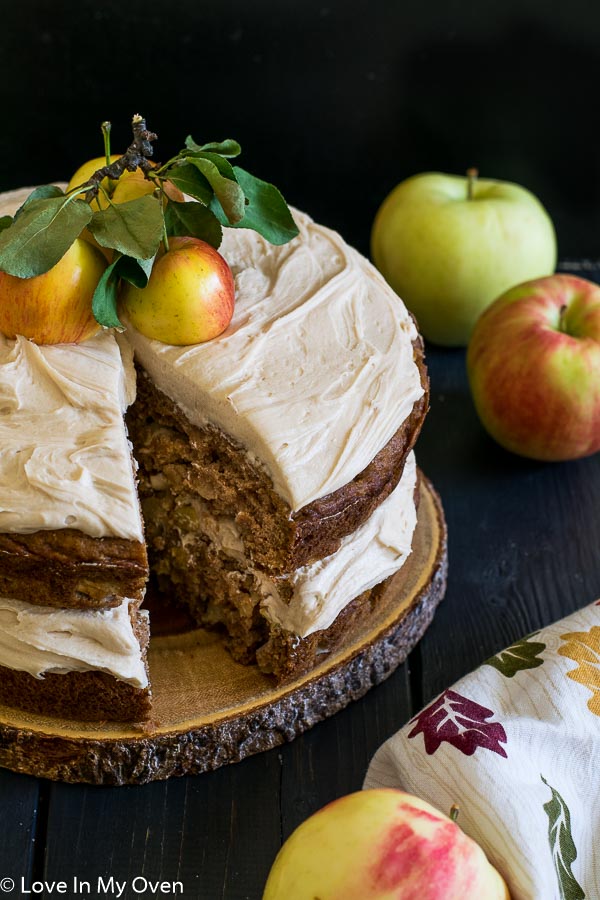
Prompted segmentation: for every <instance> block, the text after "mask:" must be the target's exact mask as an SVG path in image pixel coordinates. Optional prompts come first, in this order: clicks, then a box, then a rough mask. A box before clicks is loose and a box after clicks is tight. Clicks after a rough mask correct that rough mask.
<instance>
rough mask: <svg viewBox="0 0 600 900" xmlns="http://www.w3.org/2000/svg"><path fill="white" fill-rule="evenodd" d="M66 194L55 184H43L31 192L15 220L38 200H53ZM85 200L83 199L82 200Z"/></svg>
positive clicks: (16, 214) (17, 212)
mask: <svg viewBox="0 0 600 900" xmlns="http://www.w3.org/2000/svg"><path fill="white" fill-rule="evenodd" d="M64 196H65V192H64V191H63V190H62V189H61V188H59V187H56V185H55V184H41V185H40V186H39V187H37V188H36V189H35V190H34V191H32V192H31V194H30V195H29V197H27V199H26V200H25V202H24V203H22V204H21V206H20V207H19V208H18V210H17V211H16V213H15V219H18V218H19V216H20V215H21V213H22V212H23V210H24V209H27V207H28V206H29V204H30V203H34V202H35V201H36V200H52V199H53V198H54V197H64ZM82 199H83V198H82Z"/></svg>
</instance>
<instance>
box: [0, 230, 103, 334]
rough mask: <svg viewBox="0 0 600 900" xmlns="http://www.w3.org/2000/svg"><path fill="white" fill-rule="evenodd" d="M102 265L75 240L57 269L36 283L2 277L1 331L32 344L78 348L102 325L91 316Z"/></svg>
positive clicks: (98, 255)
mask: <svg viewBox="0 0 600 900" xmlns="http://www.w3.org/2000/svg"><path fill="white" fill-rule="evenodd" d="M105 268H106V260H105V259H104V257H103V256H102V254H101V253H99V252H98V250H96V249H95V248H94V247H92V246H91V245H90V244H89V243H88V242H87V241H84V240H82V239H81V238H77V240H76V241H75V242H74V243H73V244H71V246H70V247H69V249H68V250H67V252H66V253H65V255H64V256H63V257H62V259H60V260H59V261H58V262H57V263H56V265H55V266H53V267H52V268H51V269H50V270H49V271H48V272H45V273H44V274H43V275H36V276H35V277H34V278H16V277H15V276H13V275H7V274H6V272H0V332H2V334H4V335H6V337H9V338H14V337H16V335H17V334H21V335H23V336H24V337H27V338H30V340H32V341H33V342H34V343H36V344H63V343H64V344H67V343H79V342H80V341H84V340H85V339H86V338H88V337H91V336H92V335H93V334H95V333H96V332H97V331H98V329H99V328H100V326H99V325H98V323H97V322H96V320H95V318H94V315H93V313H92V297H93V295H94V291H95V290H96V285H97V284H98V282H99V280H100V276H101V275H102V273H103V272H104V270H105Z"/></svg>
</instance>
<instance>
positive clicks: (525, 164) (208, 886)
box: [0, 0, 600, 900]
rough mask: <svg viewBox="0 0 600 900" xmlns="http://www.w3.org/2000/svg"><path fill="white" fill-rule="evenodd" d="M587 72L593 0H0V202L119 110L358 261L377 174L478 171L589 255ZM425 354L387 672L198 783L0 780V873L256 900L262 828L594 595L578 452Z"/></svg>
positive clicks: (596, 528) (289, 816)
mask: <svg viewBox="0 0 600 900" xmlns="http://www.w3.org/2000/svg"><path fill="white" fill-rule="evenodd" d="M599 74H600V8H598V6H597V5H596V4H593V3H584V2H582V0H569V2H566V3H563V4H562V5H561V7H556V8H550V6H549V4H548V3H547V2H541V0H539V2H538V0H519V2H517V0H503V2H501V3H500V2H496V0H493V2H485V0H480V2H479V3H467V2H458V0H444V2H442V0H435V2H433V0H423V2H420V3H417V2H398V3H391V2H389V3H386V2H383V0H346V2H341V0H336V2H327V0H322V2H321V3H316V2H313V0H306V2H303V3H297V4H294V5H292V4H288V3H285V2H284V0H279V2H276V0H258V2H257V0H235V2H220V3H219V2H214V3H211V4H208V3H204V2H202V3H194V2H191V0H185V2H178V3H173V4H171V6H170V8H169V11H168V12H167V11H166V6H165V7H159V6H158V4H156V3H154V2H151V0H148V2H147V3H142V2H140V0H133V2H130V3H127V4H123V5H120V4H117V3H116V2H115V0H110V2H101V0H96V2H95V3H92V2H90V0H82V2H77V3H74V2H68V3H64V2H62V3H58V2H56V0H54V2H52V0H46V2H42V0H21V2H18V0H13V2H11V3H10V4H9V3H7V2H6V0H0V115H1V117H2V118H1V122H2V124H1V127H0V161H1V163H2V165H1V167H0V190H2V189H5V188H10V187H16V186H19V185H23V184H33V183H41V182H44V181H49V180H54V179H57V178H68V177H69V176H70V174H71V173H72V171H73V170H74V169H75V168H76V167H77V166H78V165H79V163H80V162H81V161H82V160H84V159H87V158H88V157H90V156H96V155H99V154H100V153H101V152H102V142H101V136H100V132H99V123H100V122H101V121H102V120H103V119H105V118H110V119H112V121H113V123H114V134H115V135H116V140H115V142H114V147H115V149H118V148H119V146H121V147H123V146H124V145H125V144H126V143H127V141H128V137H129V129H128V122H129V119H130V117H131V115H132V113H134V112H138V111H139V112H141V113H143V114H144V115H145V116H146V117H147V118H148V122H149V124H150V126H151V127H152V128H154V129H155V130H156V131H158V132H159V134H160V138H161V141H160V145H159V155H160V156H161V157H162V158H166V157H167V156H168V155H170V154H171V153H172V152H175V151H177V150H178V149H179V147H180V146H181V144H182V142H183V140H184V138H185V136H186V135H187V134H188V133H189V132H191V133H192V134H193V135H194V136H195V138H196V139H197V140H199V141H205V140H206V141H208V140H213V139H218V138H223V137H226V136H231V137H235V138H237V139H238V140H239V141H240V142H241V143H242V145H243V147H244V154H243V157H242V164H243V165H244V166H245V167H246V168H248V169H250V171H252V172H255V173H256V174H257V175H259V176H262V177H264V178H268V179H270V180H272V181H274V182H275V183H276V184H277V185H278V186H279V187H280V188H281V189H282V190H283V192H284V193H285V195H286V197H287V199H288V200H289V201H290V202H291V203H294V204H296V205H297V206H300V207H304V208H305V209H306V210H307V211H308V212H310V213H311V214H312V215H313V216H314V217H315V218H317V219H319V220H321V221H323V222H324V223H326V224H328V225H331V226H333V227H335V228H337V229H338V230H340V231H341V232H342V233H343V234H344V236H345V237H347V238H348V239H349V240H350V241H351V242H352V243H354V244H355V245H357V246H358V247H359V248H360V249H361V250H363V251H366V250H367V249H368V238H369V231H370V227H371V222H372V219H373V216H374V214H375V211H376V209H377V207H378V205H379V203H380V202H381V201H382V200H383V198H384V196H385V195H386V193H387V192H388V191H389V190H390V189H391V188H392V187H393V186H394V185H395V184H396V183H397V182H399V181H400V180H402V179H403V178H405V177H407V176H409V175H411V174H414V173H416V172H419V171H424V170H427V169H440V170H446V171H450V172H461V171H463V170H464V169H465V168H466V167H467V166H470V165H477V166H479V168H480V170H481V172H482V174H484V175H489V176H494V177H496V178H501V179H510V180H514V181H516V182H518V183H522V184H524V185H526V186H527V187H529V188H530V189H531V190H532V191H533V192H534V193H536V194H537V195H538V196H539V197H540V199H541V200H542V202H543V203H544V204H545V205H546V206H547V208H548V210H549V211H550V213H551V215H552V217H553V219H554V221H555V224H556V226H557V231H558V238H559V251H560V255H561V257H562V258H563V259H564V258H565V257H574V258H581V257H585V256H587V257H592V258H599V257H600V228H599V227H598V226H599V225H600V222H599V212H598V210H599V208H600V204H599V202H598V201H599V196H598V195H599V192H600V186H599V178H598V166H599V162H598V157H599V155H600V143H599V141H598V140H597V137H596V133H597V128H596V120H597V119H598V105H599V104H598V99H597V93H598V86H599V84H600V80H599V78H598V75H599ZM595 273H596V275H598V270H595ZM428 364H429V371H430V376H431V386H432V394H431V398H432V402H431V412H430V414H429V416H428V419H427V422H426V423H425V427H424V429H423V433H422V436H421V438H420V440H419V444H418V447H417V454H418V459H419V463H420V465H421V466H422V467H423V469H424V471H425V472H426V473H427V475H428V476H429V477H430V478H431V479H432V480H433V483H434V484H435V486H436V488H437V489H438V491H439V492H440V494H441V497H442V500H443V503H444V508H445V512H446V518H447V522H448V530H449V556H450V575H449V581H448V590H447V594H446V598H445V600H444V602H443V603H442V604H441V606H440V608H439V610H438V611H437V613H436V616H435V619H434V621H433V624H432V626H431V627H430V629H429V630H428V631H427V633H426V635H425V637H424V639H423V640H422V641H421V643H420V644H418V646H417V647H416V648H415V650H414V651H413V652H412V653H411V655H410V657H409V660H408V662H407V663H406V664H404V665H402V666H401V667H400V668H399V669H398V670H397V672H396V673H395V674H394V675H393V676H392V677H391V678H389V679H388V680H387V681H386V682H384V683H383V684H382V685H381V686H379V687H378V688H376V689H374V690H372V691H370V692H369V694H367V696H366V697H365V698H364V699H362V700H360V701H358V702H356V703H353V704H351V705H350V706H349V707H348V708H347V709H346V710H344V711H343V712H341V713H340V714H338V715H336V716H334V717H333V718H331V719H328V720H327V721H325V722H323V723H322V724H320V725H318V726H317V727H315V728H314V729H312V730H311V731H309V732H307V733H306V734H305V735H302V736H301V737H299V738H297V739H296V740H295V741H294V742H292V743H291V744H285V745H283V746H282V747H281V748H277V749H275V750H272V751H270V752H268V753H263V754H260V755H257V756H254V757H251V758H249V759H247V760H245V761H244V762H242V763H240V764H238V765H232V766H226V767H224V768H222V769H219V770H218V771H216V772H213V773H208V774H205V775H201V776H198V777H188V778H180V779H174V780H172V781H170V782H166V783H156V784H152V785H148V786H145V787H139V788H135V787H133V788H119V789H117V788H108V787H105V788H97V787H89V786H85V785H65V784H50V783H49V782H44V781H42V780H39V779H35V778H31V777H26V776H23V775H17V774H14V773H12V772H9V771H6V770H2V769H0V877H2V876H10V877H14V878H15V879H17V880H18V879H19V878H20V877H24V878H25V880H26V883H27V884H31V882H32V881H33V880H35V879H42V878H45V879H47V880H53V879H55V880H58V879H64V878H70V877H71V875H73V874H75V875H77V876H78V877H79V878H88V879H90V880H92V881H93V880H94V879H95V878H96V877H97V876H98V875H103V876H108V875H113V876H115V877H116V878H117V879H121V880H124V879H129V880H131V878H133V877H134V876H140V875H145V876H146V877H149V878H152V879H169V880H173V879H178V878H180V879H182V880H183V882H184V884H185V897H186V898H188V897H189V898H190V900H198V898H200V900H259V898H260V896H261V892H262V887H263V885H264V882H265V878H266V876H267V872H268V871H269V868H270V866H271V864H272V862H273V859H274V857H275V854H276V852H277V850H278V849H279V847H280V845H281V843H282V841H283V840H284V839H285V838H286V837H287V836H288V835H289V834H290V832H291V831H292V830H293V829H294V828H295V827H296V826H297V825H298V824H299V823H300V822H302V821H303V820H304V819H305V818H306V817H307V816H308V815H309V814H310V813H312V812H314V811H315V810H316V809H318V808H320V807H321V806H323V805H324V804H325V803H326V802H328V801H330V800H332V799H333V798H335V797H338V796H340V795H342V794H344V793H348V792H350V791H353V790H358V789H359V788H360V786H361V784H362V781H363V778H364V775H365V771H366V768H367V765H368V762H369V760H370V759H371V757H372V755H373V753H374V752H375V750H376V749H377V748H378V746H379V745H380V744H381V743H382V741H383V740H385V739H386V738H387V737H389V736H390V735H391V734H393V733H394V732H395V731H396V730H397V729H398V728H399V727H400V726H401V725H403V724H404V723H405V722H406V721H407V720H408V719H409V718H410V716H411V715H413V714H414V713H416V712H417V711H418V710H419V709H420V708H421V707H422V706H423V705H424V704H426V703H428V702H429V701H430V700H431V699H433V697H435V696H436V694H438V693H439V692H440V691H442V690H443V689H444V688H446V687H448V686H450V685H451V684H452V683H453V682H454V681H455V680H456V679H457V678H459V677H460V676H462V675H464V674H465V673H466V672H468V671H469V670H470V669H472V668H474V667H476V666H477V665H479V664H480V663H481V662H482V660H484V659H486V658H487V657H488V656H490V655H491V654H492V653H496V652H498V651H499V650H500V649H501V648H502V647H504V646H507V645H508V644H510V643H511V642H512V641H514V640H517V639H519V638H520V637H522V636H523V635H524V634H527V633H530V632H532V631H535V630H536V629H538V628H540V627H542V626H543V625H547V624H549V623H550V622H552V621H554V620H556V619H558V618H560V617H561V616H564V615H566V614H568V613H569V612H571V611H572V610H574V609H577V608H579V607H581V606H583V605H585V604H587V603H590V602H592V601H594V600H595V599H596V598H597V597H598V596H600V517H599V516H598V509H599V508H600V454H596V455H595V456H593V457H590V458H588V459H585V460H580V461H576V462H571V463H563V464H560V465H543V464H538V463H534V462H531V461H526V460H521V459H518V458H517V457H514V456H511V455H510V454H508V453H505V452H504V451H502V450H501V449H500V448H498V447H497V446H496V445H494V444H493V442H492V441H491V439H490V438H488V437H487V436H486V435H485V433H484V432H483V430H482V428H481V426H480V425H479V422H478V420H477V417H476V414H475V411H474V409H473V406H472V403H471V399H470V394H469V389H468V385H467V380H466V374H465V369H464V354H463V352H462V351H460V350H458V351H456V350H454V351H443V350H439V349H434V348H430V349H429V352H428ZM500 812H501V811H499V814H500ZM13 896H16V895H15V894H13ZM132 897H133V894H131V893H127V894H126V895H125V900H130V898H132ZM42 900H47V896H46V895H44V896H43V897H42Z"/></svg>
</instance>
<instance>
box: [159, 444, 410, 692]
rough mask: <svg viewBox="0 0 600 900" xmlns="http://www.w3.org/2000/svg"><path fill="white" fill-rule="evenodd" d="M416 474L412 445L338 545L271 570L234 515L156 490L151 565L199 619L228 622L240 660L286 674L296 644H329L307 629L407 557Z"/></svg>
mask: <svg viewBox="0 0 600 900" xmlns="http://www.w3.org/2000/svg"><path fill="white" fill-rule="evenodd" d="M416 483H417V474H416V466H415V460H414V455H413V454H412V453H411V454H410V455H409V457H408V459H407V462H406V465H405V468H404V473H403V475H402V479H401V480H400V483H399V484H398V486H397V487H396V488H395V490H394V491H393V492H392V493H391V494H390V496H389V497H388V498H387V499H386V500H385V501H383V502H382V503H381V504H380V505H379V506H378V507H377V509H376V510H375V511H374V513H373V514H372V515H371V516H370V517H369V519H368V520H367V522H365V523H364V524H363V525H362V526H361V527H360V528H358V529H357V530H356V532H354V533H353V534H352V535H349V536H348V537H346V538H345V539H344V540H343V541H342V543H341V546H340V547H339V548H338V550H337V551H336V552H335V553H333V554H331V555H330V556H328V557H326V558H324V559H322V560H318V561H316V562H314V563H312V564H310V565H307V566H304V567H302V568H300V569H297V570H296V571H294V572H293V573H289V574H286V575H280V576H272V577H269V576H267V575H265V573H264V572H262V571H261V570H259V569H257V568H256V567H254V566H253V565H252V563H251V562H250V561H249V560H248V558H247V556H246V554H245V548H244V543H243V540H242V538H241V535H240V532H239V530H238V529H237V527H236V524H235V521H234V520H233V518H231V517H226V516H223V517H218V516H213V515H211V514H210V513H209V512H208V510H207V506H206V504H204V503H203V502H202V501H199V500H197V499H194V498H191V497H190V496H189V495H184V496H183V497H178V496H177V495H172V494H169V495H168V498H169V499H168V502H161V501H157V500H156V498H154V499H151V500H150V501H149V504H148V503H144V507H145V510H146V511H147V516H146V518H147V522H148V534H149V539H150V541H151V548H152V546H153V544H154V543H156V544H160V550H158V551H157V553H156V558H155V560H154V564H153V566H152V568H153V571H155V573H156V574H157V576H158V583H159V587H160V588H161V589H162V590H163V591H164V592H165V593H167V594H168V595H169V596H171V597H174V598H177V599H178V600H179V601H180V602H182V603H183V604H184V605H185V606H186V607H187V608H188V609H189V610H190V611H191V613H192V615H193V616H194V617H195V618H196V620H197V621H198V622H199V624H202V625H208V626H219V627H223V628H224V630H225V632H226V637H225V641H226V643H227V646H228V647H229V649H230V650H231V652H232V654H233V656H234V657H235V658H236V659H237V660H239V661H240V662H243V663H249V662H254V661H256V660H258V661H259V665H260V666H261V667H262V668H263V669H264V670H265V671H268V672H273V673H274V674H275V675H277V677H280V676H281V675H282V673H283V672H287V673H288V674H289V672H291V671H292V670H294V671H295V670H296V665H297V663H296V662H294V664H293V666H292V664H291V662H290V660H289V655H290V653H291V651H292V649H294V648H296V647H297V646H300V645H302V646H305V647H311V648H313V650H314V651H315V653H316V652H317V651H316V649H315V648H320V649H319V652H324V650H323V647H324V646H325V645H323V644H322V642H321V639H320V638H319V640H318V641H317V642H316V644H315V642H314V641H312V640H308V639H309V638H311V637H312V635H313V634H316V633H319V634H321V635H322V634H324V633H326V632H327V631H328V629H329V628H330V627H331V626H332V625H333V624H334V623H335V622H336V621H337V619H338V617H339V616H340V614H342V613H343V612H344V611H345V609H346V607H348V606H349V605H350V604H351V603H353V601H355V600H356V599H357V598H358V597H360V596H362V595H366V593H367V592H368V591H369V590H370V589H371V588H373V587H374V586H375V585H376V584H378V583H380V582H382V581H383V580H385V579H386V578H388V577H389V576H390V575H392V574H394V573H395V572H397V571H398V570H399V569H400V568H401V567H402V565H403V564H404V562H405V561H406V559H407V557H408V555H409V554H410V551H411V544H412V537H413V532H414V528H415V526H416V507H415V498H416V495H417V490H416ZM164 500H165V498H163V501H164ZM179 500H182V501H183V502H182V503H181V504H180V503H179V502H178V501H179ZM154 539H155V540H154ZM151 558H152V549H151ZM359 605H361V604H359ZM338 630H339V629H338ZM266 648H270V649H266ZM275 648H277V649H276V650H275ZM311 652H312V651H311ZM303 658H304V657H303ZM286 659H287V660H288V662H289V665H288V663H286ZM274 660H278V661H277V662H275V661H274ZM290 666H291V668H290ZM286 677H287V676H286Z"/></svg>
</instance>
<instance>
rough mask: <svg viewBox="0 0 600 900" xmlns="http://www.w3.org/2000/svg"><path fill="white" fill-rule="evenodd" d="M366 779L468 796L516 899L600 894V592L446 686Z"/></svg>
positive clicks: (464, 801)
mask: <svg viewBox="0 0 600 900" xmlns="http://www.w3.org/2000/svg"><path fill="white" fill-rule="evenodd" d="M364 787H365V788H375V787H399V788H402V789H403V790H405V791H408V793H411V794H416V795H417V796H419V797H422V798H424V799H425V800H428V801H429V802H430V803H432V804H433V805H434V806H435V807H437V808H438V809H440V810H442V811H444V812H449V810H450V807H451V806H452V804H453V803H458V805H459V807H460V815H459V820H458V821H459V824H460V825H461V827H462V828H463V830H464V831H465V832H466V833H467V834H469V835H470V836H471V837H472V838H474V839H475V840H476V841H477V842H478V843H479V844H481V846H482V847H483V849H484V850H485V852H486V854H487V856H488V858H489V860H490V861H491V862H492V864H493V865H495V866H496V868H497V869H498V871H499V872H500V873H501V874H502V875H503V876H504V878H505V880H506V882H507V884H508V887H509V890H510V893H511V897H512V898H513V900H580V898H584V897H587V898H589V900H600V601H599V602H598V603H595V604H592V605H591V606H588V607H586V608H584V609H582V610H579V612H576V613H574V614H573V615H571V616H568V617H567V618H566V619H562V621H560V622H556V623H555V624H554V625H550V626H548V627H547V628H544V629H543V630H542V631H538V632H536V633H534V634H531V635H529V636H528V637H525V638H523V640H521V641H518V642H517V643H516V644H513V646H512V647H509V648H508V649H507V650H504V651H503V652H502V653H499V654H498V655H497V656H494V657H492V658H491V659H488V660H487V661H486V662H485V663H484V664H483V665H482V666H480V667H479V669H476V670H475V671H474V672H472V673H471V674H470V675H467V676H466V677H465V678H463V679H461V680H460V681H459V682H457V683H456V684H455V685H454V686H453V687H452V688H449V689H448V690H446V691H444V692H443V693H442V694H441V695H440V696H439V697H437V699H436V700H434V701H433V703H430V704H429V706H427V707H426V708H425V709H424V710H422V712H420V713H419V714H418V715H417V716H415V717H414V718H413V719H412V720H411V721H410V722H409V723H408V724H407V725H406V726H405V727H404V728H402V729H401V730H400V731H399V732H398V733H397V734H395V735H394V736H393V737H391V738H390V739H389V740H388V741H387V742H386V743H385V744H384V745H383V746H382V747H380V749H379V750H378V751H377V753H376V754H375V756H374V758H373V760H372V762H371V765H370V767H369V770H368V772H367V777H366V780H365V784H364Z"/></svg>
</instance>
